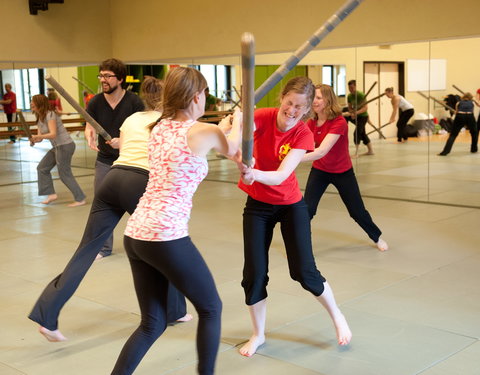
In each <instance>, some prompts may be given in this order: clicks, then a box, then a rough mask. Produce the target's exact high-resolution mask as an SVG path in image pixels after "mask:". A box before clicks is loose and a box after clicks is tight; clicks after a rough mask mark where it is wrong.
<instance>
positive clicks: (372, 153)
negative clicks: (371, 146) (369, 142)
mask: <svg viewBox="0 0 480 375" xmlns="http://www.w3.org/2000/svg"><path fill="white" fill-rule="evenodd" d="M366 155H375V153H374V152H373V151H367V152H364V153H363V154H360V156H366Z"/></svg>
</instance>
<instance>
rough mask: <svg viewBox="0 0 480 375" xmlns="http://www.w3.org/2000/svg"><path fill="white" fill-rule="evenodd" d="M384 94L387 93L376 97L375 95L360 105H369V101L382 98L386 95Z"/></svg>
mask: <svg viewBox="0 0 480 375" xmlns="http://www.w3.org/2000/svg"><path fill="white" fill-rule="evenodd" d="M384 95H385V93H383V94H380V95H378V96H376V97H374V98H372V99H370V100H367V101H366V102H364V103H362V104H361V105H359V107H360V108H362V107H363V106H364V105H367V104H368V103H371V102H374V101H375V100H377V99H380V98H381V97H382V96H384Z"/></svg>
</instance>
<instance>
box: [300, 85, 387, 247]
mask: <svg viewBox="0 0 480 375" xmlns="http://www.w3.org/2000/svg"><path fill="white" fill-rule="evenodd" d="M312 108H313V111H314V113H315V115H314V118H313V119H310V120H308V122H307V126H308V127H309V128H310V130H311V131H312V133H313V137H314V141H315V150H314V151H313V152H309V153H307V154H305V155H304V156H303V159H302V161H313V165H312V169H311V170H310V174H309V176H308V180H307V185H306V188H305V203H306V204H307V206H308V212H309V214H310V218H311V219H313V217H314V216H315V214H316V213H317V207H318V204H319V202H320V199H321V198H322V196H323V193H324V192H325V190H326V189H327V187H328V185H330V184H332V185H333V186H335V188H336V189H337V190H338V192H339V194H340V197H341V199H342V201H343V203H344V204H345V206H346V207H347V210H348V213H349V214H350V216H351V217H352V219H353V220H355V221H356V222H357V223H358V225H360V227H361V228H362V229H363V230H364V231H365V232H366V233H367V235H368V237H370V239H371V240H372V241H373V242H374V243H375V245H376V247H377V249H378V250H380V251H385V250H388V245H387V243H386V242H385V241H384V240H383V239H382V238H380V236H381V234H382V232H381V230H380V229H379V228H378V227H377V225H376V224H375V223H374V222H373V220H372V217H371V216H370V214H369V212H368V211H367V210H366V208H365V205H364V203H363V200H362V196H361V194H360V189H359V187H358V182H357V179H356V177H355V173H354V171H353V166H352V161H351V159H350V155H349V152H348V125H347V122H346V121H345V119H344V117H343V116H342V115H341V107H340V105H339V104H338V102H337V97H336V96H335V93H334V92H333V90H332V88H331V87H330V86H328V85H323V84H322V85H317V86H315V99H314V100H313V106H312Z"/></svg>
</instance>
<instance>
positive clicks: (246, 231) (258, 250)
mask: <svg viewBox="0 0 480 375" xmlns="http://www.w3.org/2000/svg"><path fill="white" fill-rule="evenodd" d="M278 222H279V223H280V229H281V231H282V237H283V242H284V243H285V249H286V252H287V259H288V268H289V270H290V277H291V278H292V279H293V280H295V281H298V282H299V283H300V284H301V285H302V287H303V288H304V289H306V290H308V291H309V292H311V293H312V294H313V295H315V296H317V297H318V296H320V295H321V294H322V293H323V289H324V286H323V283H324V282H325V281H326V280H325V278H324V277H323V276H322V275H321V274H320V271H319V270H318V269H317V266H316V265H315V258H314V256H313V253H312V240H311V231H310V218H309V216H308V210H307V206H306V204H305V202H304V201H303V199H302V200H300V201H299V202H297V203H294V204H289V205H273V204H268V203H263V202H260V201H257V200H255V199H253V198H251V197H248V199H247V203H246V205H245V209H244V211H243V243H244V245H243V246H244V256H245V263H244V267H243V280H242V287H243V289H244V291H245V302H246V304H247V305H254V304H255V303H257V302H259V301H261V300H263V299H265V298H267V284H268V250H269V248H270V244H271V242H272V237H273V229H274V228H275V225H276V224H277V223H278Z"/></svg>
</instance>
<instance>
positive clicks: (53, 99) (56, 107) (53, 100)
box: [47, 87, 63, 115]
mask: <svg viewBox="0 0 480 375" xmlns="http://www.w3.org/2000/svg"><path fill="white" fill-rule="evenodd" d="M47 97H48V103H49V109H50V111H54V112H55V113H56V114H57V115H62V114H63V108H62V101H61V100H60V97H59V96H58V94H57V92H56V91H55V89H54V88H53V87H49V88H48V89H47Z"/></svg>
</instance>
